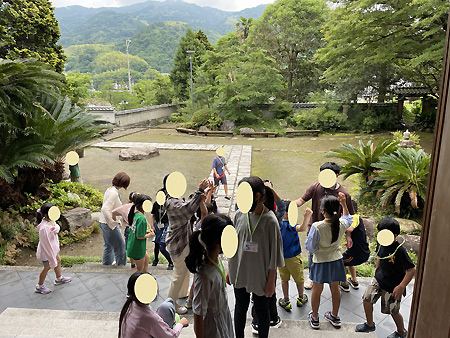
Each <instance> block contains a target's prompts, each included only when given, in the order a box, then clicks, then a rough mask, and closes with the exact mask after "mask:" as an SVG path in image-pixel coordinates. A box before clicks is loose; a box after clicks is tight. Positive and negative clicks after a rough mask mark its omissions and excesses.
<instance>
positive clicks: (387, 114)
mask: <svg viewBox="0 0 450 338" xmlns="http://www.w3.org/2000/svg"><path fill="white" fill-rule="evenodd" d="M398 126H399V121H398V117H397V115H396V114H395V113H393V112H392V111H391V110H384V111H383V110H377V111H374V110H367V111H365V112H364V114H363V120H362V129H363V130H364V131H365V132H368V133H372V132H375V131H380V130H395V129H397V128H398Z"/></svg>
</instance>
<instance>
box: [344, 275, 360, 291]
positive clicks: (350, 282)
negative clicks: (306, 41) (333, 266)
mask: <svg viewBox="0 0 450 338" xmlns="http://www.w3.org/2000/svg"><path fill="white" fill-rule="evenodd" d="M347 283H348V284H350V286H351V287H352V288H353V289H355V290H358V289H359V283H358V281H356V282H354V281H352V278H351V277H348V278H347Z"/></svg>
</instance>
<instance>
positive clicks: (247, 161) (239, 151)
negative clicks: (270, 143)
mask: <svg viewBox="0 0 450 338" xmlns="http://www.w3.org/2000/svg"><path fill="white" fill-rule="evenodd" d="M92 146H93V147H99V148H119V149H123V148H133V147H155V148H158V149H162V150H200V151H216V149H217V148H219V147H224V148H225V150H226V154H225V158H226V159H227V163H228V164H227V167H228V169H229V170H230V172H231V175H227V183H228V184H227V185H228V194H229V195H230V196H231V200H226V199H225V191H224V189H223V186H220V187H219V188H218V190H217V191H216V194H217V196H218V197H219V198H218V199H217V206H218V207H219V210H220V212H221V213H223V214H227V215H229V216H230V217H232V216H233V214H234V203H235V200H236V198H235V192H236V189H237V185H238V183H239V181H240V180H241V179H242V178H244V177H247V176H250V173H251V166H252V146H249V145H225V146H224V145H222V144H175V143H146V142H99V143H94V144H92ZM210 179H211V180H213V175H212V170H211V173H210Z"/></svg>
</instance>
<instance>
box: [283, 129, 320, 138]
mask: <svg viewBox="0 0 450 338" xmlns="http://www.w3.org/2000/svg"><path fill="white" fill-rule="evenodd" d="M319 133H320V130H316V129H314V130H287V131H286V136H294V135H298V134H312V135H313V136H316V137H317V136H319Z"/></svg>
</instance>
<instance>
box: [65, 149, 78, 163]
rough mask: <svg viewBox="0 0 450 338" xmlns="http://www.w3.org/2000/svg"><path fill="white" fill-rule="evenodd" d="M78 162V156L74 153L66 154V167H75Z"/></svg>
mask: <svg viewBox="0 0 450 338" xmlns="http://www.w3.org/2000/svg"><path fill="white" fill-rule="evenodd" d="M79 160H80V156H78V154H77V153H76V152H75V151H69V152H68V153H67V154H66V162H67V164H68V165H76V164H78V161H79Z"/></svg>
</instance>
